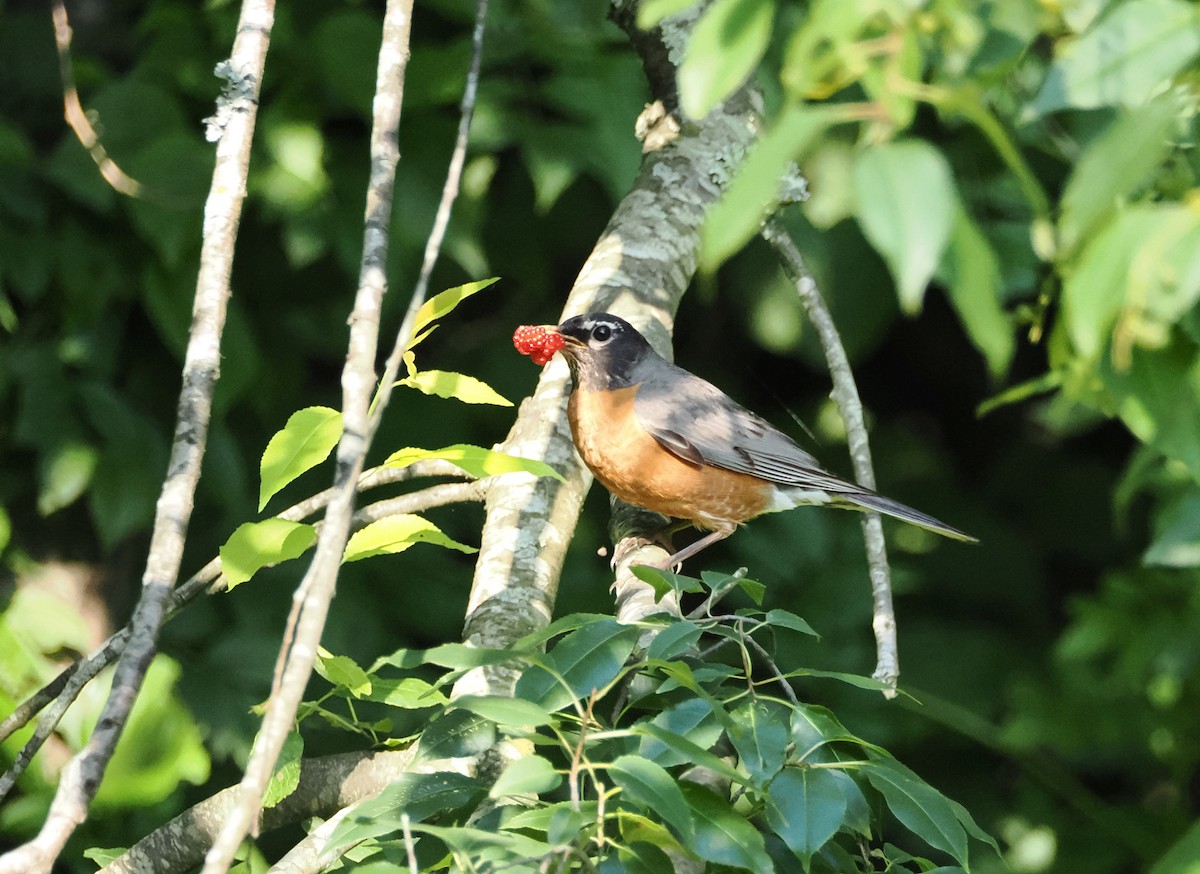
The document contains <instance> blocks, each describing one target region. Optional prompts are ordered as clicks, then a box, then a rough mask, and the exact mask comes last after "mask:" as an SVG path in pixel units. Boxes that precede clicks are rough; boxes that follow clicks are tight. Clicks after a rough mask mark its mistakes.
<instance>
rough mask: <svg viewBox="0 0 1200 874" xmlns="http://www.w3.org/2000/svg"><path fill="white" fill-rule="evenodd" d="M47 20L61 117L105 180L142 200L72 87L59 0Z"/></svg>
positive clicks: (67, 35)
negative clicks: (51, 24)
mask: <svg viewBox="0 0 1200 874" xmlns="http://www.w3.org/2000/svg"><path fill="white" fill-rule="evenodd" d="M50 17H51V18H52V19H53V21H54V45H55V48H56V49H57V50H58V75H59V78H60V79H61V80H62V92H63V118H65V119H66V122H67V124H68V125H70V126H71V130H73V131H75V136H76V138H77V139H78V140H79V143H80V145H82V146H83V147H84V148H85V149H87V151H88V154H89V155H91V156H92V160H93V161H94V162H95V163H96V167H97V169H99V171H100V175H101V176H103V177H104V181H105V182H107V183H108V184H109V185H111V186H112V187H113V188H114V189H116V190H117V191H119V192H120V193H121V194H124V195H126V196H128V197H141V196H142V193H143V189H142V184H141V183H140V182H138V181H137V180H136V179H133V178H132V177H130V176H129V175H128V174H127V173H126V172H125V171H124V170H122V169H121V168H120V167H119V166H117V162H116V161H114V160H113V159H112V158H111V157H109V154H108V151H107V150H106V149H105V148H104V145H103V144H102V143H101V142H100V135H99V134H97V133H96V129H95V128H94V127H92V123H91V121H89V120H88V117H87V113H86V112H84V111H83V104H82V103H81V102H80V100H79V90H78V89H77V88H76V87H75V65H74V63H73V62H72V61H71V23H70V21H69V20H68V19H67V7H66V6H65V5H64V4H63V2H62V0H56V2H55V4H54V6H52V7H51V9H50Z"/></svg>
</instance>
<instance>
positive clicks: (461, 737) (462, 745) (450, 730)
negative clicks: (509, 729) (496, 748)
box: [417, 710, 496, 761]
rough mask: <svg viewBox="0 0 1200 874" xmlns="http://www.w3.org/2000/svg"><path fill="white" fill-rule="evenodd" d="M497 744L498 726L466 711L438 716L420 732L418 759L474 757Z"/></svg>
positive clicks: (455, 711)
mask: <svg viewBox="0 0 1200 874" xmlns="http://www.w3.org/2000/svg"><path fill="white" fill-rule="evenodd" d="M495 743H496V724H495V723H494V722H492V721H491V720H490V719H484V718H483V717H482V716H476V715H475V714H474V713H468V712H467V711H465V710H451V711H450V712H449V713H446V714H444V715H443V716H439V717H438V718H437V719H435V720H434V721H433V722H432V723H430V724H429V725H428V726H426V728H425V730H424V731H423V732H422V733H421V740H420V743H419V744H418V747H417V756H418V758H420V759H422V760H424V761H436V760H438V759H457V758H462V757H464V756H475V755H478V754H479V753H482V752H483V751H484V750H488V749H491V748H492V746H493V745H494V744H495Z"/></svg>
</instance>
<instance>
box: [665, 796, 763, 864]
mask: <svg viewBox="0 0 1200 874" xmlns="http://www.w3.org/2000/svg"><path fill="white" fill-rule="evenodd" d="M682 788H683V795H684V798H686V799H687V803H688V806H689V807H691V809H692V814H693V816H694V818H695V822H696V842H695V843H694V844H692V845H691V846H690V847H689V848H688V849H690V850H691V851H692V852H693V853H695V854H696V855H697V856H699V857H700V858H701V859H705V860H706V861H709V862H716V863H717V864H720V865H732V866H733V867H735V868H745V869H746V870H748V871H756V872H757V871H773V870H774V866H773V865H772V864H771V858H770V857H769V856H768V855H767V850H766V846H765V844H764V843H763V836H762V834H761V833H760V832H759V831H758V829H756V828H755V827H754V826H752V825H751V824H750V823H749V822H748V821H747V820H746V818H745V817H744V816H742V815H741V814H739V813H736V812H735V811H734V809H733V808H732V807H730V806H729V803H728V802H726V801H725V800H724V799H721V798H719V797H717V795H716V794H715V793H713V792H712V791H711V790H709V789H706V788H705V787H703V786H700V785H697V784H696V783H690V782H686V781H685V782H684V783H683V786H682Z"/></svg>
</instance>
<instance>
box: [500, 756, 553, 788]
mask: <svg viewBox="0 0 1200 874" xmlns="http://www.w3.org/2000/svg"><path fill="white" fill-rule="evenodd" d="M562 779H563V778H562V774H560V773H558V772H557V771H556V770H554V765H552V764H550V761H549V760H548V759H544V758H542V757H541V756H523V757H522V758H519V759H517V760H516V761H514V762H511V763H510V764H509V765H508V767H506V768H505V769H504V770H503V771H502V772H501V774H500V776H499V777H497V778H496V782H495V783H493V784H492V788H491V789H489V790H488V797H490V798H503V797H504V796H506V795H540V794H542V793H543V792H549V791H551V790H552V789H555V788H557V787H558V784H559V783H561V782H562Z"/></svg>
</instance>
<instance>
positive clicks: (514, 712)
mask: <svg viewBox="0 0 1200 874" xmlns="http://www.w3.org/2000/svg"><path fill="white" fill-rule="evenodd" d="M454 706H455V707H458V708H460V709H462V710H469V711H470V712H472V713H475V714H477V715H479V716H482V717H484V718H485V719H490V720H491V721H492V722H494V723H496V724H497V725H501V726H508V727H513V728H519V729H523V728H528V727H532V726H538V725H549V724H550V722H552V721H553V717H552V716H551V715H550V714H549V712H547V711H546V710H545V709H543V708H541V707H538V706H537V705H536V704H534V703H533V702H532V701H526V700H524V699H523V698H509V697H506V696H504V695H461V696H459V697H458V698H455V699H454Z"/></svg>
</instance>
